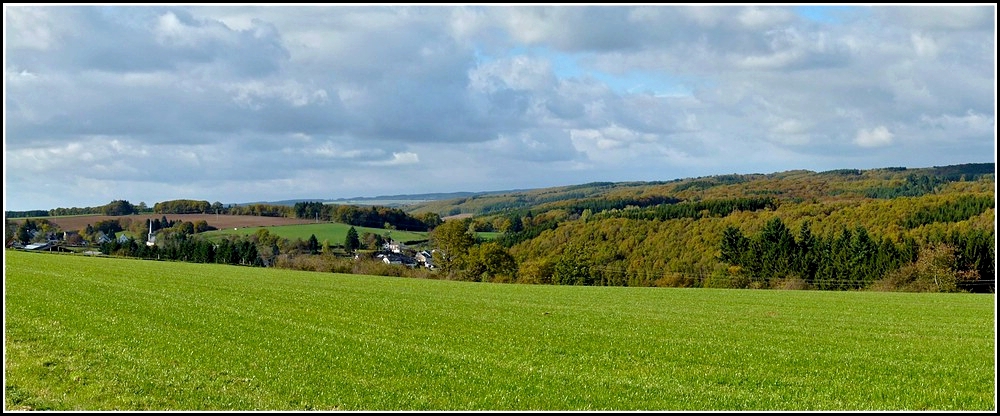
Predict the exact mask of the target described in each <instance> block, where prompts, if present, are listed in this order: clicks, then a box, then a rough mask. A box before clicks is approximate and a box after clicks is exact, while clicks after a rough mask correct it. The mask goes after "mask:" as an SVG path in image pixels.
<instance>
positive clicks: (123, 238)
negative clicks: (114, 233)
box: [118, 233, 128, 244]
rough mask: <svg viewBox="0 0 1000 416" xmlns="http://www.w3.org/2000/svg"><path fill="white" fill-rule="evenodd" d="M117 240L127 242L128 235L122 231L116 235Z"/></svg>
mask: <svg viewBox="0 0 1000 416" xmlns="http://www.w3.org/2000/svg"><path fill="white" fill-rule="evenodd" d="M118 242H119V243H122V244H125V243H127V242H128V236H127V235H125V233H122V235H120V236H118Z"/></svg>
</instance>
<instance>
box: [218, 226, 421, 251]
mask: <svg viewBox="0 0 1000 416" xmlns="http://www.w3.org/2000/svg"><path fill="white" fill-rule="evenodd" d="M260 228H266V229H267V230H268V232H270V233H271V234H277V235H278V236H281V237H282V238H287V239H289V240H294V239H296V238H301V239H302V240H308V239H309V236H310V235H316V239H317V240H319V242H320V243H322V242H323V240H327V241H329V242H330V244H331V245H338V244H344V239H345V238H346V237H347V230H349V229H350V228H351V226H350V225H348V224H341V223H334V222H327V223H319V224H302V225H282V226H277V227H246V228H239V229H235V230H234V229H232V228H228V229H222V230H215V231H208V232H205V233H202V235H203V236H205V237H207V238H209V239H218V238H222V236H225V235H252V234H253V233H255V232H257V230H258V229H260ZM354 229H355V230H356V231H357V232H358V235H359V236H360V235H362V234H364V233H366V232H369V233H372V234H378V235H381V236H385V233H386V231H389V230H385V229H382V228H368V227H354ZM391 235H392V238H393V239H394V240H396V241H419V240H426V239H427V238H428V237H427V233H426V232H413V231H398V230H392V231H391Z"/></svg>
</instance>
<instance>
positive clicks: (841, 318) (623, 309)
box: [4, 250, 996, 411]
mask: <svg viewBox="0 0 1000 416" xmlns="http://www.w3.org/2000/svg"><path fill="white" fill-rule="evenodd" d="M5 275H6V276H5V285H6V288H5V289H6V292H5V319H6V326H5V334H4V335H5V337H4V339H5V351H6V355H5V374H4V375H5V383H6V384H5V400H4V407H5V409H6V410H19V409H20V410H26V409H35V410H335V409H336V410H688V411H693V410H976V411H986V410H996V384H995V375H996V374H995V369H996V334H995V328H996V327H995V322H996V315H995V296H994V295H971V294H916V293H875V292H819V291H775V290H722V289H666V288H624V287H582V286H531V285H513V284H507V285H504V284H490V283H468V282H455V281H442V280H420V279H402V278H390V277H373V276H360V275H338V274H327V273H315V272H300V271H289V270H275V269H263V268H248V267H239V266H223V265H207V264H189V263H172V262H157V261H143V260H131V259H113V258H95V257H85V256H78V255H59V254H43V253H27V252H21V251H11V250H8V251H6V252H5Z"/></svg>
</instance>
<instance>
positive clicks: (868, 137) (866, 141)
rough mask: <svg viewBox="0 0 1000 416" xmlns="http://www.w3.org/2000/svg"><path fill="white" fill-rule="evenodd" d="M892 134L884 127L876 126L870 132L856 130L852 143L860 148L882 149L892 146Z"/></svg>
mask: <svg viewBox="0 0 1000 416" xmlns="http://www.w3.org/2000/svg"><path fill="white" fill-rule="evenodd" d="M892 137H893V134H892V133H891V132H890V131H889V129H887V128H886V127H885V126H878V127H875V128H872V129H870V130H865V129H861V130H858V134H857V136H854V143H856V144H857V145H858V146H861V147H883V146H888V145H890V144H892Z"/></svg>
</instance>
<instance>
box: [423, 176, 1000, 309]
mask: <svg viewBox="0 0 1000 416" xmlns="http://www.w3.org/2000/svg"><path fill="white" fill-rule="evenodd" d="M994 169H995V165H994V164H992V163H986V164H967V165H956V166H946V167H933V168H922V169H906V168H885V169H874V170H856V169H845V170H836V171H828V172H811V171H790V172H781V173H773V174H767V175H764V174H753V175H720V176H711V177H703V178H691V179H684V180H676V181H670V182H657V183H621V184H615V183H592V184H585V185H579V186H569V187H561V188H551V189H540V190H533V191H528V192H523V193H510V194H503V195H487V196H480V197H473V198H461V199H457V200H452V201H438V202H434V203H427V204H421V205H419V206H414V207H412V208H411V212H434V213H438V214H440V215H447V214H454V213H456V212H463V213H471V214H474V215H475V217H474V218H472V219H470V220H467V221H468V222H469V227H470V229H473V230H476V231H494V232H502V234H501V235H500V236H499V237H498V238H497V239H496V240H495V241H496V243H498V244H500V245H501V246H504V247H507V248H508V249H509V253H510V254H511V255H512V256H513V258H514V259H515V260H516V263H517V265H518V270H517V278H516V280H518V281H522V282H535V283H553V284H582V285H627V286H684V287H705V286H714V287H790V288H792V287H799V288H816V289H835V290H843V289H857V288H872V287H881V288H884V289H885V290H943V291H951V290H977V291H985V290H992V287H993V282H994V279H995V272H994V263H995V251H996V243H995V230H994V228H995V202H996V196H995V187H996V182H995V174H994ZM928 282H930V283H928Z"/></svg>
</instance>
